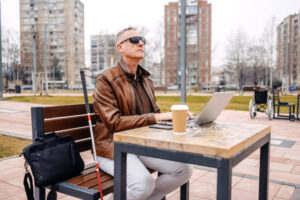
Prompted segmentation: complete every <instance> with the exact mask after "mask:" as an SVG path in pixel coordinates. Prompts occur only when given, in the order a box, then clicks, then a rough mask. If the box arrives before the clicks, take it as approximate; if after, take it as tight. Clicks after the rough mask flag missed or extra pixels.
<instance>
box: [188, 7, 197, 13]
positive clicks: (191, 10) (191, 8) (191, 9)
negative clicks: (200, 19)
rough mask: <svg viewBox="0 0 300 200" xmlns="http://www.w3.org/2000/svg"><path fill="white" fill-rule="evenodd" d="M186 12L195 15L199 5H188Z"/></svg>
mask: <svg viewBox="0 0 300 200" xmlns="http://www.w3.org/2000/svg"><path fill="white" fill-rule="evenodd" d="M186 14H187V15H195V14H197V7H196V6H188V7H186Z"/></svg>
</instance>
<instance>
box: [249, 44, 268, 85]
mask: <svg viewBox="0 0 300 200" xmlns="http://www.w3.org/2000/svg"><path fill="white" fill-rule="evenodd" d="M265 58H266V49H265V48H264V46H262V45H260V44H254V45H252V46H250V47H249V48H248V51H247V65H248V66H249V67H252V68H253V70H250V71H252V73H253V76H252V83H253V85H255V86H257V85H258V84H259V85H263V84H264V83H266V82H267V81H266V79H267V77H266V76H264V73H263V71H264V69H265V67H266V64H265V63H266V61H265ZM258 71H260V72H262V73H258ZM248 75H249V76H251V75H250V74H249V73H248ZM266 86H267V85H266Z"/></svg>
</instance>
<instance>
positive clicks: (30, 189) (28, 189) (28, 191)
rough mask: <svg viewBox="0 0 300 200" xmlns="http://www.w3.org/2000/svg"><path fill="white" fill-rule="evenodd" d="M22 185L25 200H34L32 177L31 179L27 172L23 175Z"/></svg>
mask: <svg viewBox="0 0 300 200" xmlns="http://www.w3.org/2000/svg"><path fill="white" fill-rule="evenodd" d="M28 182H29V183H28ZM23 184H24V188H25V192H26V196H27V199H28V200H34V198H33V184H32V177H31V174H30V173H29V172H28V171H27V172H26V173H25V176H24V180H23Z"/></svg>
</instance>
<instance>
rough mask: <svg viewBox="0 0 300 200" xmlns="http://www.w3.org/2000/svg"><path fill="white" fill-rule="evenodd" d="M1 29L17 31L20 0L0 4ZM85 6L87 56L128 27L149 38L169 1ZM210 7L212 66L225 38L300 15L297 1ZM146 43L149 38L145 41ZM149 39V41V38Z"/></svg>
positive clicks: (228, 1) (245, 0)
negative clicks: (97, 39) (93, 43)
mask: <svg viewBox="0 0 300 200" xmlns="http://www.w3.org/2000/svg"><path fill="white" fill-rule="evenodd" d="M0 1H1V5H2V10H1V12H2V13H1V17H2V26H5V27H6V28H8V29H14V30H16V31H19V0H0ZM81 1H82V2H83V3H84V17H85V19H84V20H85V21H84V23H85V51H86V54H89V52H90V51H89V46H90V35H93V34H98V33H100V32H102V33H113V34H115V33H117V32H118V31H119V30H121V29H122V28H125V27H127V26H145V27H147V29H148V30H149V34H148V35H149V37H151V35H152V37H153V35H155V33H154V32H155V29H156V28H157V26H159V25H158V24H159V23H160V22H162V21H163V18H164V5H167V4H168V3H169V2H174V0H173V1H171V0H81ZM208 2H209V3H211V4H212V49H213V50H214V51H213V54H212V66H219V65H222V63H224V61H225V58H226V46H227V43H228V38H229V37H230V35H232V33H234V32H236V31H237V30H238V29H242V30H243V31H244V32H245V33H246V34H247V36H248V37H249V38H250V39H252V40H254V39H258V38H259V37H260V36H261V35H262V33H263V30H264V27H265V26H266V24H267V23H268V22H269V21H270V20H271V18H272V17H275V19H276V24H279V23H280V22H282V21H283V19H284V18H285V17H287V16H288V15H290V14H295V13H299V12H300V0H208ZM146 39H149V38H146ZM150 39H151V38H150Z"/></svg>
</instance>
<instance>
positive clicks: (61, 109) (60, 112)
mask: <svg viewBox="0 0 300 200" xmlns="http://www.w3.org/2000/svg"><path fill="white" fill-rule="evenodd" d="M43 110H44V119H48V118H53V117H55V118H56V117H65V116H71V115H82V114H86V110H85V106H84V104H73V105H63V106H49V107H44V108H43ZM90 110H91V113H94V106H93V104H90Z"/></svg>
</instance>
